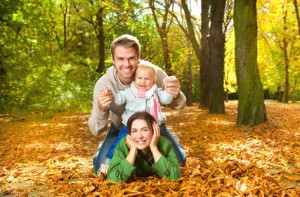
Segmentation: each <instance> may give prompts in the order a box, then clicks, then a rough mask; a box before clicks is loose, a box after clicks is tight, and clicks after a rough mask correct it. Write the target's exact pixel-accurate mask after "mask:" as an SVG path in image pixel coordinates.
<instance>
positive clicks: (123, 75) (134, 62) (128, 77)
mask: <svg viewBox="0 0 300 197" xmlns="http://www.w3.org/2000/svg"><path fill="white" fill-rule="evenodd" d="M138 61H139V55H138V53H137V51H135V49H134V48H125V47H122V46H119V47H116V49H115V54H114V57H113V64H114V65H115V68H116V70H117V76H118V78H119V79H120V81H121V82H122V83H123V84H125V85H129V84H130V83H131V82H132V81H133V79H134V73H135V70H136V69H137V66H138Z"/></svg>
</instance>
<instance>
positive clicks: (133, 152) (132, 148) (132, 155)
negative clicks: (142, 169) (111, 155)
mask: <svg viewBox="0 0 300 197" xmlns="http://www.w3.org/2000/svg"><path fill="white" fill-rule="evenodd" d="M126 145H127V146H128V148H129V153H128V155H127V157H126V160H127V161H128V162H129V163H130V164H131V165H134V162H135V158H136V155H137V152H138V149H137V148H136V146H135V145H134V143H133V142H132V140H131V139H130V136H129V135H127V136H126Z"/></svg>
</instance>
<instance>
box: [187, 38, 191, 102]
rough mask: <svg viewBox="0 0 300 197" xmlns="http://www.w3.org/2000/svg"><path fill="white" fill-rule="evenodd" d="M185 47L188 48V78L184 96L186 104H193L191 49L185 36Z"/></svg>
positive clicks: (189, 42)
mask: <svg viewBox="0 0 300 197" xmlns="http://www.w3.org/2000/svg"><path fill="white" fill-rule="evenodd" d="M186 41H187V48H188V61H187V65H188V78H187V96H186V104H187V106H192V105H193V75H192V65H193V62H192V49H191V41H190V39H189V38H188V37H187V36H186Z"/></svg>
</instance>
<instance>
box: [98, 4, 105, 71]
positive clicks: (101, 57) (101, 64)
mask: <svg viewBox="0 0 300 197" xmlns="http://www.w3.org/2000/svg"><path fill="white" fill-rule="evenodd" d="M97 22H98V29H99V32H98V35H97V39H98V42H99V51H98V53H99V63H98V68H97V72H98V73H102V72H104V69H105V35H104V27H103V8H102V7H100V8H99V10H98V13H97Z"/></svg>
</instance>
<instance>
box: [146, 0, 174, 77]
mask: <svg viewBox="0 0 300 197" xmlns="http://www.w3.org/2000/svg"><path fill="white" fill-rule="evenodd" d="M154 3H155V1H154V0H150V1H149V6H150V8H151V11H152V15H153V19H154V22H155V25H156V28H157V31H158V34H159V37H160V40H161V44H162V49H163V55H164V63H165V69H166V73H167V74H168V75H173V71H172V64H171V59H170V52H169V45H168V27H167V23H168V15H169V11H170V6H171V3H172V1H170V0H167V1H165V5H164V11H165V12H164V15H163V21H162V24H161V25H160V24H159V22H158V18H157V16H156V11H155V5H154Z"/></svg>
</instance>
